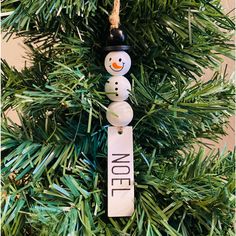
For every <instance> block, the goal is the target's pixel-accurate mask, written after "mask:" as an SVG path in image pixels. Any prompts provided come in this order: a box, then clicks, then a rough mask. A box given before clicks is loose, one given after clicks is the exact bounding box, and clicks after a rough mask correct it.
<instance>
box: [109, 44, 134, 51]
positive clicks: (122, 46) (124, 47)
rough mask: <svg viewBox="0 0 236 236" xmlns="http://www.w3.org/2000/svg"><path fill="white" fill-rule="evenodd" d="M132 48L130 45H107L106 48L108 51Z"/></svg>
mask: <svg viewBox="0 0 236 236" xmlns="http://www.w3.org/2000/svg"><path fill="white" fill-rule="evenodd" d="M129 49H130V46H128V45H114V46H106V47H105V48H104V50H105V51H106V52H111V51H128V50H129Z"/></svg>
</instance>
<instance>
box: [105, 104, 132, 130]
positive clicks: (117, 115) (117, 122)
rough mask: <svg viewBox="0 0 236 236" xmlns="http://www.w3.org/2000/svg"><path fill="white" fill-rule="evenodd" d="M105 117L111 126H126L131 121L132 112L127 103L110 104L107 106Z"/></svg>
mask: <svg viewBox="0 0 236 236" xmlns="http://www.w3.org/2000/svg"><path fill="white" fill-rule="evenodd" d="M106 117H107V120H108V122H109V123H110V124H111V125H113V126H117V127H121V126H127V125H128V124H129V123H130V122H131V121H132V119H133V110H132V107H131V106H130V105H129V103H128V102H112V103H111V104H110V105H109V106H108V111H107V114H106Z"/></svg>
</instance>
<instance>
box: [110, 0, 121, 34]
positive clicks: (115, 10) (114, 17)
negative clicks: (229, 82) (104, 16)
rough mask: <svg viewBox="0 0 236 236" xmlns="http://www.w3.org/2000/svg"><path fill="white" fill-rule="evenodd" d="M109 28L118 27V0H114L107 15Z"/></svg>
mask: <svg viewBox="0 0 236 236" xmlns="http://www.w3.org/2000/svg"><path fill="white" fill-rule="evenodd" d="M109 22H110V24H111V29H114V28H119V24H120V0H114V5H113V10H112V13H111V15H110V16H109Z"/></svg>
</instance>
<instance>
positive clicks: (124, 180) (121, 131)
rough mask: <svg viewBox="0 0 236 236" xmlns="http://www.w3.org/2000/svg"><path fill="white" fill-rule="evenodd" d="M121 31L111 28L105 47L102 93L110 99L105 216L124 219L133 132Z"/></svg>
mask: <svg viewBox="0 0 236 236" xmlns="http://www.w3.org/2000/svg"><path fill="white" fill-rule="evenodd" d="M124 42H125V36H124V33H123V31H122V30H121V29H119V28H113V29H111V31H110V35H109V37H108V46H107V47H106V48H105V51H106V52H107V55H106V57H105V62H104V65H105V69H106V71H107V72H108V73H109V75H110V77H109V78H108V80H107V81H106V83H105V92H106V95H107V97H108V98H109V99H110V100H111V103H110V105H109V106H108V108H107V112H106V118H107V120H108V122H109V123H110V124H111V126H110V127H108V184H107V185H108V194H107V195H108V216H109V217H127V216H131V215H132V214H133V212H134V171H133V130H132V127H131V126H128V125H129V123H130V122H131V121H132V119H133V109H132V107H131V106H130V104H129V103H128V102H127V99H128V97H129V94H130V91H131V84H130V82H129V80H128V79H127V78H126V77H125V75H126V74H127V73H128V72H129V70H130V68H131V58H130V56H129V54H128V53H127V51H128V50H129V48H130V47H129V46H127V45H125V44H124Z"/></svg>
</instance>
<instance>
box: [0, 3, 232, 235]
mask: <svg viewBox="0 0 236 236" xmlns="http://www.w3.org/2000/svg"><path fill="white" fill-rule="evenodd" d="M112 6H113V1H112V0H84V1H78V0H77V1H74V0H71V1H68V0H54V1H44V0H37V1H32V0H22V1H18V0H15V1H12V0H6V1H4V2H3V4H2V7H3V11H11V10H14V12H13V13H12V14H11V15H10V16H8V17H7V18H5V19H4V20H3V22H2V27H3V29H4V30H8V31H9V34H11V33H13V32H16V33H17V35H18V36H24V37H25V43H26V44H28V45H29V46H30V47H31V50H32V53H31V57H32V61H33V65H32V67H30V68H25V69H24V70H23V71H21V72H19V71H16V70H15V69H14V68H10V67H9V66H8V65H7V62H5V61H3V63H2V71H3V74H2V111H3V112H4V111H6V110H7V109H8V108H10V107H11V108H16V109H17V110H18V111H19V116H20V119H21V126H18V125H16V124H14V123H10V124H9V121H7V118H6V117H3V119H2V183H3V185H2V233H3V235H6V236H9V235H11V236H12V235H14V236H15V235H17V236H18V235H41V236H42V235H45V236H46V235H50V236H53V235H55V236H59V235H68V236H69V235H70V236H71V235H83V236H84V235H86V236H87V235H88V236H90V235H186V236H187V235H196V236H199V235H219V236H222V235H233V234H234V233H233V215H234V212H233V208H234V195H233V190H234V187H235V186H234V163H235V161H234V153H231V152H229V153H225V154H222V153H219V152H215V153H214V152H212V153H211V154H209V155H208V156H206V155H205V154H204V151H203V149H200V150H199V151H197V152H196V151H194V149H193V147H194V144H197V143H199V142H200V141H199V138H206V139H210V140H214V141H217V140H218V139H219V138H220V136H221V135H224V134H225V131H224V128H225V127H226V126H227V124H228V122H227V120H228V118H229V117H230V115H231V114H232V113H233V111H234V85H233V84H232V82H230V81H227V80H225V74H222V75H221V74H220V73H217V72H216V73H215V75H214V77H213V78H212V79H211V80H209V81H204V78H203V79H199V76H202V75H203V73H204V72H203V68H217V66H218V65H219V63H220V57H219V55H220V54H222V55H226V56H231V55H230V51H231V49H232V46H233V45H231V44H230V43H229V40H230V31H231V30H233V29H234V23H233V22H232V21H231V20H230V18H229V17H228V16H227V15H224V14H223V13H222V9H221V4H220V0H214V1H210V0H191V1H190V0H187V1H186V0H171V1H166V0H139V1H137V0H129V1H121V12H120V18H121V22H122V28H123V29H124V31H125V32H126V33H127V44H128V45H132V50H131V51H130V52H129V54H130V56H131V58H132V67H131V70H130V72H129V73H130V78H129V79H130V81H131V84H132V91H131V94H130V98H129V103H130V104H131V105H132V108H133V110H134V114H135V116H134V119H133V121H132V125H133V127H134V130H133V135H134V170H135V176H134V177H135V209H134V214H133V215H132V216H131V217H125V218H124V217H121V218H111V217H110V218H109V217H107V203H106V201H107V127H108V123H107V121H106V118H105V117H106V110H107V107H108V105H109V103H110V102H109V100H108V99H107V98H106V94H105V92H104V85H105V82H106V81H107V79H108V77H107V73H106V72H105V70H104V66H103V60H104V57H105V53H104V50H103V48H104V46H105V45H106V37H107V35H108V33H109V23H108V15H109V12H110V11H111V9H112ZM3 116H4V115H3Z"/></svg>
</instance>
